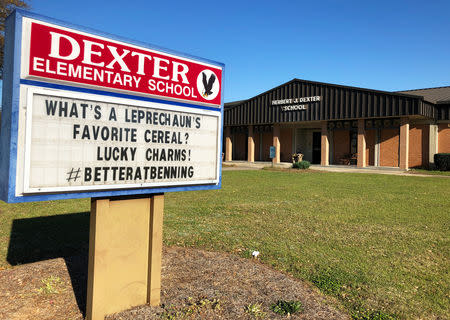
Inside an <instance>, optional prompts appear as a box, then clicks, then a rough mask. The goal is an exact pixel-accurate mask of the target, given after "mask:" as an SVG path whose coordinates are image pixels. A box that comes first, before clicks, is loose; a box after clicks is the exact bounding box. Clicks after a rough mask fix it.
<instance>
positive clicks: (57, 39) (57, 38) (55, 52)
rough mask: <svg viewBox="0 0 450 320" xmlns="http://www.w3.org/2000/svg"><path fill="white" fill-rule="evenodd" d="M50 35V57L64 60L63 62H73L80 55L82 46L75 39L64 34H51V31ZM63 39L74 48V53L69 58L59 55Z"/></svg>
mask: <svg viewBox="0 0 450 320" xmlns="http://www.w3.org/2000/svg"><path fill="white" fill-rule="evenodd" d="M50 34H51V36H52V41H51V48H50V54H49V56H50V57H52V58H58V59H63V60H73V59H75V58H76V57H78V56H79V55H80V45H79V44H78V42H77V41H76V40H75V39H74V38H72V37H69V36H66V35H64V34H60V33H56V32H51V31H50ZM61 38H64V39H66V40H69V42H70V44H71V46H72V52H71V53H70V54H69V55H67V56H62V55H60V53H59V52H60V50H59V45H60V44H61Z"/></svg>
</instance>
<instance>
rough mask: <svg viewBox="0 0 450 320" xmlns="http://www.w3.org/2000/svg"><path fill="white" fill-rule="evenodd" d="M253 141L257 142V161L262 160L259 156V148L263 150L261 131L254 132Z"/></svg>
mask: <svg viewBox="0 0 450 320" xmlns="http://www.w3.org/2000/svg"><path fill="white" fill-rule="evenodd" d="M253 141H254V142H255V161H261V159H260V157H259V150H261V133H259V132H254V133H253Z"/></svg>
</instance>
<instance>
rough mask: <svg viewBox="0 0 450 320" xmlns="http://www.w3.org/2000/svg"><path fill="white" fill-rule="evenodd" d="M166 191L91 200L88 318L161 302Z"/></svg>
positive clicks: (92, 318) (93, 319)
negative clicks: (141, 195)
mask: <svg viewBox="0 0 450 320" xmlns="http://www.w3.org/2000/svg"><path fill="white" fill-rule="evenodd" d="M163 211H164V194H162V195H155V196H152V197H136V198H130V197H116V198H111V199H95V198H92V199H91V216H90V231H89V264H88V286H87V301H86V319H87V320H100V319H104V318H105V316H106V315H108V314H112V313H116V312H120V311H123V310H126V309H129V308H131V307H134V306H138V305H142V304H145V303H150V305H152V306H157V305H159V303H160V291H161V256H162V221H163Z"/></svg>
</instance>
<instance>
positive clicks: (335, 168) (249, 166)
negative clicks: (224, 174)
mask: <svg viewBox="0 0 450 320" xmlns="http://www.w3.org/2000/svg"><path fill="white" fill-rule="evenodd" d="M268 167H272V163H271V162H264V161H257V162H253V163H252V162H247V161H224V162H223V170H224V171H229V170H260V169H262V168H268ZM274 167H275V168H285V169H287V168H292V163H290V162H281V163H278V164H275V165H274ZM310 169H311V170H317V171H328V172H351V173H372V174H390V175H396V176H408V177H433V178H450V176H444V175H431V174H421V173H417V174H416V173H409V172H408V171H405V170H401V169H399V168H394V167H365V168H357V167H356V166H340V165H331V166H320V165H317V164H312V165H311V167H310Z"/></svg>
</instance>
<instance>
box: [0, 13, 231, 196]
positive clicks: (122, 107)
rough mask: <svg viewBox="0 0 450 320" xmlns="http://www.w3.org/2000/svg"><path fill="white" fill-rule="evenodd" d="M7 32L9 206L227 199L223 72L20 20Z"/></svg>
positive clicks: (5, 181) (5, 168)
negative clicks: (191, 195) (165, 197)
mask: <svg viewBox="0 0 450 320" xmlns="http://www.w3.org/2000/svg"><path fill="white" fill-rule="evenodd" d="M6 24H7V34H6V38H5V41H6V42H5V57H6V58H5V59H6V60H5V64H4V65H5V70H4V83H3V102H2V106H3V109H2V129H1V146H2V148H1V163H0V169H1V172H0V177H1V186H0V187H1V199H2V200H4V201H7V202H23V201H40V200H52V199H67V198H83V197H109V196H119V195H132V194H148V193H163V192H169V191H183V190H199V189H214V188H220V181H221V175H220V171H221V150H222V146H221V141H222V114H223V72H224V70H223V69H224V66H223V64H221V63H217V62H213V61H209V60H205V59H200V58H196V57H191V56H188V55H185V54H180V53H175V52H172V51H169V50H165V49H160V48H155V47H153V46H150V45H146V44H142V43H137V42H134V41H129V40H125V39H121V38H119V37H116V36H112V35H108V34H104V33H101V32H97V31H93V30H89V29H86V28H83V27H78V26H73V25H70V24H67V23H64V22H60V21H57V20H53V19H50V18H46V17H42V16H39V15H35V14H32V13H28V12H25V11H20V10H17V11H16V12H15V13H14V14H13V15H11V16H10V17H9V18H8V19H7V22H6Z"/></svg>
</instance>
